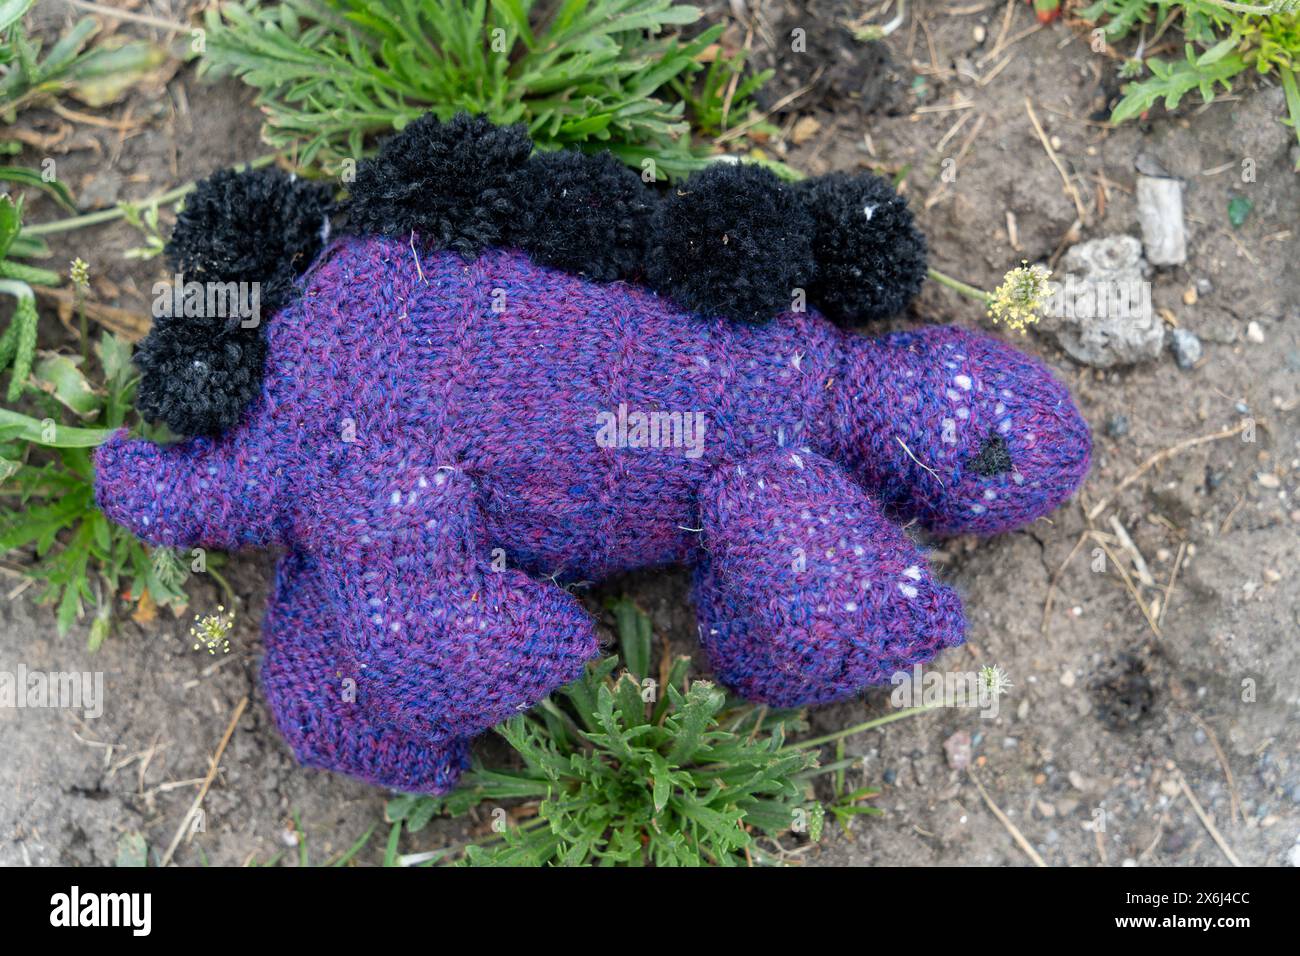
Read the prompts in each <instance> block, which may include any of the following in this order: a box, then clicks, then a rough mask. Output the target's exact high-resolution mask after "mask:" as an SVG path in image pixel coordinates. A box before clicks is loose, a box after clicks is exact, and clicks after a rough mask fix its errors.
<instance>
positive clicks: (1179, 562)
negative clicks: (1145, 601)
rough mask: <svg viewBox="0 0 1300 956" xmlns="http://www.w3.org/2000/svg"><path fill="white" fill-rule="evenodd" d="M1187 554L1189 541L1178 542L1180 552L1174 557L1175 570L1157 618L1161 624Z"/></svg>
mask: <svg viewBox="0 0 1300 956" xmlns="http://www.w3.org/2000/svg"><path fill="white" fill-rule="evenodd" d="M1186 554H1187V542H1186V541H1180V542H1178V554H1177V556H1176V557H1175V558H1174V567H1173V570H1172V571H1170V572H1169V583H1168V584H1166V585H1165V596H1164V599H1163V600H1161V602H1160V615H1159V616H1158V617H1157V618H1156V623H1157V624H1160V623H1162V622H1163V621H1164V619H1165V612H1166V611H1168V610H1169V599H1170V598H1172V597H1173V594H1174V582H1175V581H1177V580H1178V569H1179V568H1181V567H1182V566H1183V556H1184V555H1186Z"/></svg>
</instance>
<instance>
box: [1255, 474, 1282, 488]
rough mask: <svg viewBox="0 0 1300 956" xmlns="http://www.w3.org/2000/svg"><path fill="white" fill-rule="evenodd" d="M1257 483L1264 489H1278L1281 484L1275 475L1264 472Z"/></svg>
mask: <svg viewBox="0 0 1300 956" xmlns="http://www.w3.org/2000/svg"><path fill="white" fill-rule="evenodd" d="M1259 483H1260V484H1261V485H1262V486H1263V487H1265V488H1280V487H1281V486H1282V482H1281V481H1279V480H1278V477H1277V475H1275V474H1273V473H1272V472H1271V471H1266V472H1264V473H1263V474H1262V475H1260V476H1259Z"/></svg>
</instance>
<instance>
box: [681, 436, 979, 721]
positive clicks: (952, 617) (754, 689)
mask: <svg viewBox="0 0 1300 956" xmlns="http://www.w3.org/2000/svg"><path fill="white" fill-rule="evenodd" d="M700 512H701V513H700V523H701V525H702V526H703V529H704V530H703V536H702V540H701V548H702V551H701V557H700V561H699V564H698V566H697V568H696V577H695V601H696V613H697V617H698V620H699V628H700V640H701V642H702V643H703V645H704V647H705V650H706V651H707V652H708V655H709V659H710V661H711V662H712V665H713V668H714V671H715V672H716V674H717V676H718V678H719V679H720V680H721V681H722V682H723V683H724V684H726V685H727V686H729V687H731V688H732V689H733V690H735V691H737V692H738V693H740V694H741V695H743V696H745V697H748V698H750V699H753V700H759V701H763V702H765V703H769V704H772V705H774V706H778V707H795V706H802V705H804V704H816V703H826V702H829V701H832V700H839V699H842V698H844V697H849V696H851V695H853V694H855V693H857V692H858V691H860V690H862V689H863V688H865V687H870V686H873V685H877V684H884V683H888V682H889V679H890V676H891V675H892V674H894V673H895V672H897V671H899V670H905V669H908V668H910V667H911V666H912V665H913V664H918V663H924V662H927V661H929V660H930V659H931V658H933V657H934V656H935V654H937V653H938V652H939V651H940V650H941V649H943V648H945V647H951V646H953V645H956V644H960V643H961V641H962V634H963V630H964V620H963V618H962V613H961V603H960V601H959V600H958V598H957V595H956V593H955V592H954V591H952V589H951V588H947V587H944V586H943V585H941V584H938V583H937V582H935V581H934V580H933V578H932V577H931V575H930V572H929V569H928V568H927V566H926V561H925V558H924V556H923V555H922V554H921V552H920V551H919V550H918V549H917V548H916V547H915V546H914V545H913V544H912V543H911V542H910V541H909V540H908V538H907V536H906V535H905V534H904V533H903V531H902V530H901V529H900V528H898V527H897V526H896V525H894V524H892V523H891V522H890V521H889V520H888V519H887V518H885V516H884V515H883V513H882V512H881V510H880V508H879V507H878V506H877V505H876V503H875V502H874V501H873V500H872V499H871V498H870V496H869V495H868V494H867V493H866V492H865V491H864V490H862V489H861V488H860V487H859V486H858V485H856V484H854V483H853V481H851V480H850V479H849V478H848V477H847V476H846V475H845V474H844V473H843V472H842V471H841V470H840V468H839V467H838V466H836V465H834V464H833V463H831V462H830V461H828V460H826V459H825V458H822V457H820V456H819V455H816V454H813V453H811V452H807V451H798V452H794V451H791V450H789V449H781V450H777V451H772V452H767V453H764V454H760V455H756V456H754V457H752V458H749V459H746V460H744V461H742V462H740V463H738V464H732V465H728V466H727V467H726V468H725V469H723V470H722V471H720V472H719V473H718V474H716V475H714V476H713V477H712V478H711V479H710V480H709V482H708V483H706V485H705V487H704V489H703V490H702V492H701V496H700Z"/></svg>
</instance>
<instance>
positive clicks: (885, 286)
mask: <svg viewBox="0 0 1300 956" xmlns="http://www.w3.org/2000/svg"><path fill="white" fill-rule="evenodd" d="M797 188H798V191H799V195H800V197H801V198H802V200H803V202H804V204H805V206H806V207H807V209H808V212H809V214H810V215H811V217H812V219H813V222H814V223H815V230H816V231H815V234H814V237H813V257H814V258H815V259H816V263H817V273H816V279H815V281H814V282H813V284H812V287H811V288H810V289H809V292H808V295H809V298H810V299H811V301H812V302H813V304H814V305H816V306H817V308H819V309H820V310H821V311H822V312H823V313H825V315H826V317H827V318H829V319H831V320H832V321H834V322H837V323H840V324H845V325H851V324H854V323H857V322H863V321H868V320H872V319H883V318H889V317H890V316H892V315H896V314H898V313H899V312H901V311H903V309H904V308H906V307H907V304H908V303H909V302H910V301H912V299H913V298H915V297H916V294H917V293H918V292H919V291H920V290H921V283H922V282H923V281H924V280H925V275H926V244H925V237H924V236H923V235H921V232H920V231H919V230H918V229H917V228H916V224H915V223H914V222H913V221H912V213H911V211H910V210H909V209H908V208H907V201H906V200H905V199H903V198H902V197H901V196H899V195H898V194H897V193H896V192H894V190H893V187H891V186H890V185H889V183H888V182H886V181H885V180H883V179H881V178H880V177H878V176H873V175H870V174H866V173H864V174H861V175H850V174H847V173H831V174H829V175H827V176H819V177H817V178H815V179H808V180H804V181H803V182H801V183H799V185H798V187H797Z"/></svg>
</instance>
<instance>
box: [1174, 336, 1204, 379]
mask: <svg viewBox="0 0 1300 956" xmlns="http://www.w3.org/2000/svg"><path fill="white" fill-rule="evenodd" d="M1171 342H1172V344H1173V349H1174V359H1175V360H1177V362H1178V367H1179V368H1182V369H1191V368H1194V367H1195V366H1196V363H1197V362H1199V361H1200V360H1201V354H1202V349H1201V340H1200V339H1198V338H1197V337H1196V334H1195V333H1193V332H1191V331H1189V330H1188V329H1174V334H1173V336H1172V337H1171Z"/></svg>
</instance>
